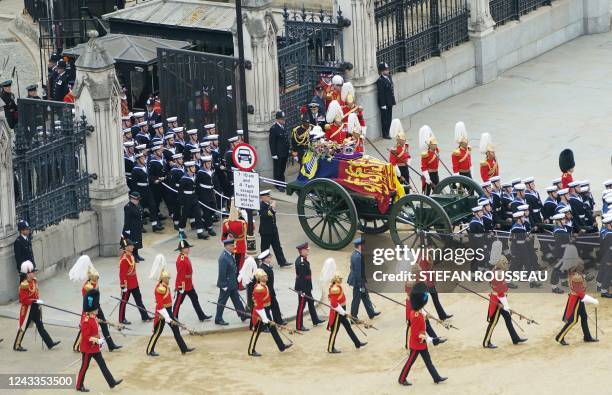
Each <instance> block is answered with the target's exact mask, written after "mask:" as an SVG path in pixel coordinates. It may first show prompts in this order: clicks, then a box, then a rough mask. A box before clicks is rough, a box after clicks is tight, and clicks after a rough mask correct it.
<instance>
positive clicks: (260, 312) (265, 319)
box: [255, 309, 270, 324]
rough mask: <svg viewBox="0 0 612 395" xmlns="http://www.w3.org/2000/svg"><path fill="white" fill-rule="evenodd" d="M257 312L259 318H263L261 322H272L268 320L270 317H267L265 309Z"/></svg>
mask: <svg viewBox="0 0 612 395" xmlns="http://www.w3.org/2000/svg"><path fill="white" fill-rule="evenodd" d="M255 312H256V313H257V315H258V316H259V318H261V321H262V322H263V323H264V324H268V323H270V320H269V319H268V316H267V315H266V311H265V310H264V309H259V310H255Z"/></svg>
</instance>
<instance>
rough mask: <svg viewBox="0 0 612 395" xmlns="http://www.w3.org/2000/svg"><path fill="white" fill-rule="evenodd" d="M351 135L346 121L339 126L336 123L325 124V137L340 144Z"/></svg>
mask: <svg viewBox="0 0 612 395" xmlns="http://www.w3.org/2000/svg"><path fill="white" fill-rule="evenodd" d="M348 136H349V134H348V127H347V126H346V123H342V125H340V126H338V125H336V124H335V123H330V124H327V125H325V138H326V139H327V140H330V141H334V142H336V143H338V144H343V143H344V139H346V138H347V137H348Z"/></svg>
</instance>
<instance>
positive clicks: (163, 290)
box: [156, 284, 166, 295]
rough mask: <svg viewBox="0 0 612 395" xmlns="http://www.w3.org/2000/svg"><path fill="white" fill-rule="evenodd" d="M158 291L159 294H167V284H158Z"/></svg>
mask: <svg viewBox="0 0 612 395" xmlns="http://www.w3.org/2000/svg"><path fill="white" fill-rule="evenodd" d="M156 291H157V293H158V294H160V295H165V294H166V286H165V285H163V284H159V285H158V286H157V289H156Z"/></svg>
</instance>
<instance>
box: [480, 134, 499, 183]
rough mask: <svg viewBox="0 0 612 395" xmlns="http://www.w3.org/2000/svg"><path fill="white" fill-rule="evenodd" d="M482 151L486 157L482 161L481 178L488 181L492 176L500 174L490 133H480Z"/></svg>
mask: <svg viewBox="0 0 612 395" xmlns="http://www.w3.org/2000/svg"><path fill="white" fill-rule="evenodd" d="M480 152H481V153H482V154H484V155H485V158H484V159H483V160H482V161H480V178H482V182H487V181H489V179H490V178H491V177H495V176H498V175H499V164H498V163H497V158H496V156H495V149H494V147H493V144H492V143H491V135H490V134H489V133H483V134H482V135H480Z"/></svg>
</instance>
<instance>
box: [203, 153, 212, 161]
mask: <svg viewBox="0 0 612 395" xmlns="http://www.w3.org/2000/svg"><path fill="white" fill-rule="evenodd" d="M202 161H203V162H212V156H211V155H204V156H203V157H202Z"/></svg>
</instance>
